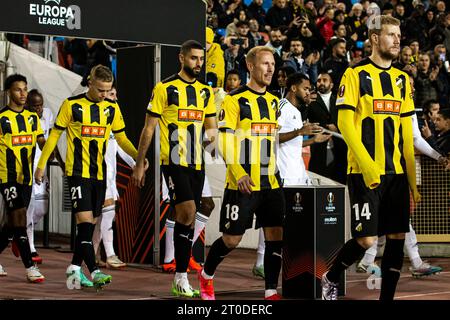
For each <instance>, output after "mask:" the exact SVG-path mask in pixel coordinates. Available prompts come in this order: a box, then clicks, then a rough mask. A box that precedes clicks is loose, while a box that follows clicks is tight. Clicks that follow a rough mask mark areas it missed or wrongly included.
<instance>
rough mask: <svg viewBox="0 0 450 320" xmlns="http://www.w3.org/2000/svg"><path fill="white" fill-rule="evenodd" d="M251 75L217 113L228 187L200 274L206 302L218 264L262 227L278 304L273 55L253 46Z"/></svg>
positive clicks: (270, 292)
mask: <svg viewBox="0 0 450 320" xmlns="http://www.w3.org/2000/svg"><path fill="white" fill-rule="evenodd" d="M246 62H247V67H248V69H249V71H250V81H249V82H248V84H247V85H245V86H242V87H240V88H238V89H236V90H235V91H232V92H231V93H230V94H229V95H228V96H226V97H225V100H224V102H223V104H222V109H221V110H220V113H219V126H218V127H219V150H220V152H221V154H222V156H223V158H224V159H225V162H226V165H227V173H226V187H225V191H224V197H223V205H222V209H221V212H220V231H221V232H222V234H223V235H222V237H220V238H218V239H217V240H216V241H215V242H214V243H213V245H212V246H211V249H210V251H209V253H208V256H207V258H206V261H205V265H204V269H203V271H202V272H201V273H200V274H199V278H200V287H201V290H200V293H201V297H202V299H205V300H206V299H207V300H213V299H215V296H214V289H213V284H212V282H213V280H212V279H213V276H214V273H215V271H216V268H217V266H218V265H219V264H220V263H221V262H222V260H223V259H224V257H225V256H226V255H227V254H228V253H230V252H231V251H232V250H233V249H234V248H235V247H236V246H237V245H238V244H239V242H240V241H241V239H242V236H243V235H244V233H245V231H246V230H247V229H249V228H251V227H252V224H253V214H254V213H255V215H256V219H257V220H256V227H257V228H259V227H263V229H264V234H265V239H266V248H265V256H264V271H265V289H266V290H265V298H266V299H269V300H279V299H280V296H279V295H278V294H277V285H278V276H279V273H280V269H281V248H282V236H283V231H282V220H283V216H284V211H285V210H284V208H285V201H284V195H283V192H282V191H281V188H280V186H281V183H280V177H279V174H278V172H277V167H276V157H275V145H276V139H275V138H276V132H277V126H278V125H277V114H278V98H277V97H275V96H274V95H272V94H270V93H269V92H267V91H266V88H267V86H268V85H269V84H270V82H271V80H272V76H273V73H274V71H275V62H274V57H273V51H272V49H270V48H269V47H261V46H258V47H255V48H253V49H251V50H250V51H249V52H248V54H247V57H246Z"/></svg>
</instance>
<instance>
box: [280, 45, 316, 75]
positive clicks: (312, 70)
mask: <svg viewBox="0 0 450 320" xmlns="http://www.w3.org/2000/svg"><path fill="white" fill-rule="evenodd" d="M303 52H304V47H303V43H302V41H301V40H300V39H298V38H294V39H291V40H290V45H289V52H288V53H287V54H286V55H285V57H284V66H289V67H291V68H293V69H294V70H295V72H300V73H302V74H304V75H307V76H308V78H309V79H310V81H311V82H312V83H316V81H317V64H318V62H319V60H320V53H319V52H318V51H314V52H310V53H309V54H308V56H307V57H306V58H305V59H303V57H302V54H303Z"/></svg>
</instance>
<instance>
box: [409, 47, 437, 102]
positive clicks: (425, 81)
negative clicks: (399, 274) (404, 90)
mask: <svg viewBox="0 0 450 320" xmlns="http://www.w3.org/2000/svg"><path fill="white" fill-rule="evenodd" d="M438 74H439V67H437V66H435V67H433V68H431V66H430V55H429V54H428V53H421V54H420V55H419V61H418V64H417V77H416V78H415V79H414V82H415V89H416V92H415V95H414V98H415V101H414V104H415V105H416V107H419V108H420V107H423V104H424V102H425V101H426V100H428V99H435V100H436V99H438V92H439V91H438V83H437V81H436V80H437V77H438Z"/></svg>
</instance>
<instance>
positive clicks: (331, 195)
mask: <svg viewBox="0 0 450 320" xmlns="http://www.w3.org/2000/svg"><path fill="white" fill-rule="evenodd" d="M327 201H328V205H329V206H332V205H333V202H334V194H333V192H330V193H328V195H327Z"/></svg>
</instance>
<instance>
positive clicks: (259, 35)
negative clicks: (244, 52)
mask: <svg viewBox="0 0 450 320" xmlns="http://www.w3.org/2000/svg"><path fill="white" fill-rule="evenodd" d="M248 27H249V28H250V30H249V32H248V47H249V49H251V48H253V47H256V46H263V45H265V44H266V42H267V41H269V35H268V34H267V33H265V32H261V31H260V30H259V22H258V20H257V19H255V18H252V19H250V20H249V21H248Z"/></svg>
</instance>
